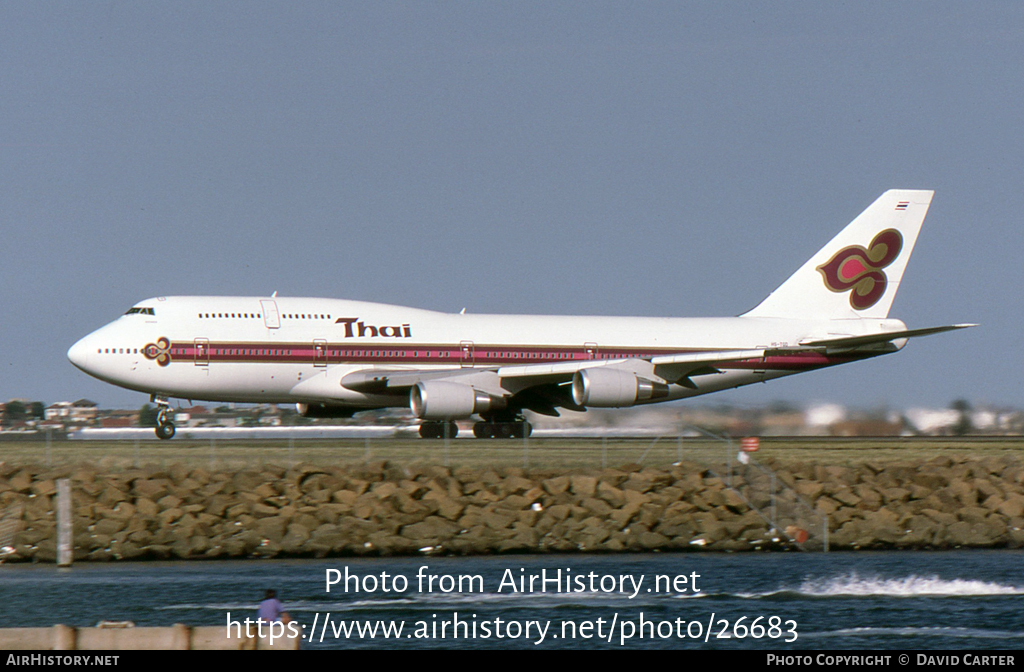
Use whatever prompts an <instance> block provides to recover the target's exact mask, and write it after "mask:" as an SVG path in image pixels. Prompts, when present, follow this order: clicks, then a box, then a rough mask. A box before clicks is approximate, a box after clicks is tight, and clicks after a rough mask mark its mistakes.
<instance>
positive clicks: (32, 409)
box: [28, 401, 46, 420]
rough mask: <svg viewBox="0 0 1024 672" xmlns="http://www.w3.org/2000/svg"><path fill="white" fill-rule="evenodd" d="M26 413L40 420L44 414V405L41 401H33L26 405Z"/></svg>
mask: <svg viewBox="0 0 1024 672" xmlns="http://www.w3.org/2000/svg"><path fill="white" fill-rule="evenodd" d="M28 414H29V415H30V416H32V417H33V418H39V419H40V420H42V419H43V416H44V415H46V405H45V404H43V402H41V401H33V402H32V403H31V404H29V405H28Z"/></svg>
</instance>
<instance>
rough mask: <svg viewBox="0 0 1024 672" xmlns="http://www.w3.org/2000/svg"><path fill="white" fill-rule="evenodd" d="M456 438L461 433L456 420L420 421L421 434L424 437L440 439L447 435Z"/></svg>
mask: <svg viewBox="0 0 1024 672" xmlns="http://www.w3.org/2000/svg"><path fill="white" fill-rule="evenodd" d="M446 435H447V437H448V438H449V439H454V438H455V437H456V436H458V435H459V426H458V425H457V424H456V423H454V422H434V421H433V420H428V421H425V422H421V423H420V436H421V437H423V438H424V439H440V438H442V437H444V436H446Z"/></svg>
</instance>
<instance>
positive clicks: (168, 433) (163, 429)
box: [156, 422, 174, 441]
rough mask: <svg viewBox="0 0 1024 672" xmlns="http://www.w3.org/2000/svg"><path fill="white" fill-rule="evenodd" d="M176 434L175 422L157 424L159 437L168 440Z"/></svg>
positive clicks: (157, 435)
mask: <svg viewBox="0 0 1024 672" xmlns="http://www.w3.org/2000/svg"><path fill="white" fill-rule="evenodd" d="M172 436H174V424H173V423H170V422H167V423H163V424H159V425H157V426H156V437H157V438H158V439H163V440H165V441H166V440H167V439H169V438H171V437H172Z"/></svg>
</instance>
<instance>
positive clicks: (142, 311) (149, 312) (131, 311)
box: [125, 308, 154, 315]
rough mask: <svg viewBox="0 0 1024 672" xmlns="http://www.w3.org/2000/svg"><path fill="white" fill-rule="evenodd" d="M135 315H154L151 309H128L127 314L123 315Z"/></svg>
mask: <svg viewBox="0 0 1024 672" xmlns="http://www.w3.org/2000/svg"><path fill="white" fill-rule="evenodd" d="M136 313H139V314H141V315H153V314H154V313H153V309H152V308H129V309H128V312H127V313H125V315H135V314H136Z"/></svg>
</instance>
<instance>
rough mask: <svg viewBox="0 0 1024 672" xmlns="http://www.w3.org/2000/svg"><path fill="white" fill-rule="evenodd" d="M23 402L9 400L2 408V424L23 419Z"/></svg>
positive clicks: (8, 424) (11, 423) (9, 423)
mask: <svg viewBox="0 0 1024 672" xmlns="http://www.w3.org/2000/svg"><path fill="white" fill-rule="evenodd" d="M25 414H26V413H25V404H23V403H21V402H20V401H9V402H7V407H6V408H5V409H4V417H3V424H5V425H7V426H10V425H13V424H14V423H16V422H21V421H22V420H24V419H25Z"/></svg>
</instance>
